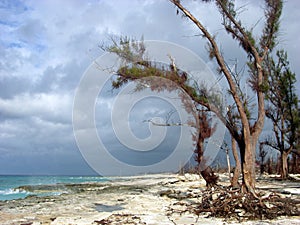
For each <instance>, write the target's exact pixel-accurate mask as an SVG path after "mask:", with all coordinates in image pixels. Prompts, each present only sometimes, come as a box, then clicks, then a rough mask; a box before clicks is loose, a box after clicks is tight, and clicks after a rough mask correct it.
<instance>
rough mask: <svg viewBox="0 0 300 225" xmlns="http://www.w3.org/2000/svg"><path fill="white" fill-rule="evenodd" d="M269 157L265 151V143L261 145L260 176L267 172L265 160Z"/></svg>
mask: <svg viewBox="0 0 300 225" xmlns="http://www.w3.org/2000/svg"><path fill="white" fill-rule="evenodd" d="M266 156H267V151H266V150H265V149H264V143H263V142H261V143H259V157H260V175H263V173H264V172H265V167H266V165H265V158H266Z"/></svg>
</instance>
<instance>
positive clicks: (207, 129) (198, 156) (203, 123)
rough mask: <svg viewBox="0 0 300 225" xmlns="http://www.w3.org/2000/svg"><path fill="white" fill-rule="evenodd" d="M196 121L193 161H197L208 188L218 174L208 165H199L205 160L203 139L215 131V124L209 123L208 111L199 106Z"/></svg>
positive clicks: (214, 183)
mask: <svg viewBox="0 0 300 225" xmlns="http://www.w3.org/2000/svg"><path fill="white" fill-rule="evenodd" d="M198 121H199V122H198V127H199V131H198V137H197V138H196V140H197V145H196V148H195V161H196V162H197V163H198V165H197V167H198V168H197V170H198V172H199V173H200V174H201V176H202V177H203V178H204V180H205V181H206V186H207V187H209V188H210V187H212V186H214V185H216V184H217V181H218V176H216V175H215V174H214V172H213V170H212V169H211V168H210V167H209V166H204V167H203V168H201V167H202V165H204V164H205V162H203V161H204V160H205V159H204V157H203V154H204V141H205V139H207V138H209V137H211V136H212V134H213V133H214V132H215V130H216V124H214V125H212V124H211V123H212V120H211V118H209V117H208V113H207V112H206V111H205V110H203V109H201V108H200V109H199V110H198Z"/></svg>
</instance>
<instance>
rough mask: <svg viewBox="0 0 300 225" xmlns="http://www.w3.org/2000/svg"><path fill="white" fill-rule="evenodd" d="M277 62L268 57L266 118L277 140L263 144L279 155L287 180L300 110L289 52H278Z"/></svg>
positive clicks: (296, 135)
mask: <svg viewBox="0 0 300 225" xmlns="http://www.w3.org/2000/svg"><path fill="white" fill-rule="evenodd" d="M276 55H277V58H278V61H277V62H275V61H274V60H273V58H271V57H268V60H269V62H268V66H269V70H268V72H269V90H268V92H267V94H266V97H267V101H268V105H267V107H266V116H267V117H268V118H269V119H270V120H271V121H272V124H273V134H274V137H269V138H268V139H267V140H266V141H265V142H264V143H265V144H266V145H268V146H270V147H272V148H273V149H276V150H278V151H279V152H280V163H279V165H280V175H281V178H282V179H286V178H288V156H289V154H290V153H291V152H292V151H293V150H295V149H296V147H297V141H298V139H299V137H298V134H299V129H300V128H299V126H300V117H299V107H298V97H297V95H296V90H295V84H296V76H295V74H294V73H292V72H291V70H290V68H289V62H288V60H287V53H286V52H284V51H283V50H280V51H277V54H276Z"/></svg>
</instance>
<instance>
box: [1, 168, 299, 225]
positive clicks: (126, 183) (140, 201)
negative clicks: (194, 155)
mask: <svg viewBox="0 0 300 225" xmlns="http://www.w3.org/2000/svg"><path fill="white" fill-rule="evenodd" d="M226 179H227V176H225V175H221V181H223V184H227V183H226ZM260 186H261V187H262V188H264V187H265V188H268V187H274V186H276V184H274V183H273V181H272V182H268V181H267V180H266V179H263V180H261V181H259V183H258V187H260ZM299 187H300V183H298V186H297V185H296V186H295V183H293V184H292V185H288V184H285V185H282V187H281V188H282V190H284V191H286V192H288V193H290V195H294V194H297V195H298V196H299V189H300V188H299ZM68 188H70V187H68ZM204 189H205V182H204V181H203V180H202V179H200V178H199V177H198V176H197V175H190V174H187V175H185V176H179V175H174V174H156V175H144V176H136V177H128V178H114V179H113V180H112V181H110V182H105V183H98V184H96V185H95V184H92V185H89V184H86V185H79V186H74V187H73V189H72V190H70V189H68V190H69V191H68V194H63V195H61V196H52V197H43V198H42V197H40V198H38V197H31V198H26V199H23V200H14V201H7V202H0V224H1V225H5V224H18V225H19V224H33V225H36V224H51V225H67V224H72V225H75V224H76V225H88V224H101V223H100V222H99V221H101V220H103V219H106V220H113V221H114V222H113V223H111V224H211V225H213V224H214V225H215V224H220V225H221V224H222V225H223V224H245V225H246V224H249V225H254V224H257V225H258V224H274V225H275V224H276V225H279V224H284V225H285V224H286V225H288V224H289V225H290V224H300V218H299V217H298V218H281V219H277V220H273V221H247V222H242V223H238V222H234V221H231V222H230V221H224V220H223V219H219V218H218V219H217V218H204V217H199V218H198V217H197V216H196V215H194V214H192V213H189V212H185V213H182V214H181V213H179V212H180V211H183V210H184V209H185V208H184V207H186V206H184V205H180V204H178V205H176V203H178V200H177V199H175V198H169V197H166V196H160V193H161V192H163V191H172V192H180V193H181V194H182V195H183V196H184V195H185V194H186V193H192V194H195V195H196V194H197V193H201V191H202V190H204ZM288 193H287V194H288ZM296 197H297V196H296ZM297 198H298V197H297ZM299 198H300V196H299ZM190 201H194V202H197V198H191V199H190ZM170 207H172V209H173V210H178V213H173V214H169V211H168V210H169V209H170ZM118 215H121V216H118ZM118 220H120V221H118ZM97 221H98V222H97ZM102 224H105V223H102Z"/></svg>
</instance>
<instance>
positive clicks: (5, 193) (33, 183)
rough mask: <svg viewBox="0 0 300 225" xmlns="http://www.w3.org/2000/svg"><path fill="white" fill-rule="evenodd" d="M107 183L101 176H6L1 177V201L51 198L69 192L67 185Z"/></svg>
mask: <svg viewBox="0 0 300 225" xmlns="http://www.w3.org/2000/svg"><path fill="white" fill-rule="evenodd" d="M103 181H107V179H106V178H104V177H100V176H14V175H9V176H4V175H0V201H4V200H13V199H20V198H25V197H27V196H29V195H35V196H51V195H60V194H63V193H66V192H67V189H66V188H64V185H65V184H79V183H91V182H103Z"/></svg>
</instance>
